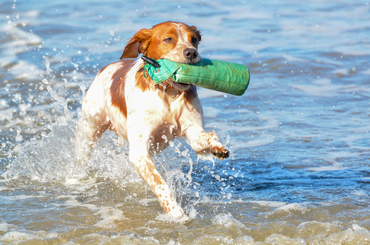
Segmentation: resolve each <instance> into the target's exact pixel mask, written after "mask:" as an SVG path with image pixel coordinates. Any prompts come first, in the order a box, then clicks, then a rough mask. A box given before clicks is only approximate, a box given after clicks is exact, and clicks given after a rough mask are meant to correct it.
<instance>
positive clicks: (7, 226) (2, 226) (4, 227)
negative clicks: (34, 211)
mask: <svg viewBox="0 0 370 245" xmlns="http://www.w3.org/2000/svg"><path fill="white" fill-rule="evenodd" d="M17 228H18V226H16V225H12V224H8V223H7V222H5V221H3V222H1V223H0V231H8V230H15V229H17Z"/></svg>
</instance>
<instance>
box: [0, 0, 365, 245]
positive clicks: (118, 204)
mask: <svg viewBox="0 0 370 245" xmlns="http://www.w3.org/2000/svg"><path fill="white" fill-rule="evenodd" d="M167 20H175V21H182V22H185V23H188V24H190V25H195V26H197V27H198V28H199V29H200V30H201V31H202V35H203V36H202V43H201V45H200V54H201V55H202V56H203V57H208V58H213V59H220V60H225V61H231V62H237V63H242V64H245V65H246V66H247V67H249V68H250V71H251V82H250V86H249V88H248V90H247V91H246V93H245V94H244V95H243V96H241V97H237V96H231V95H226V94H223V93H219V92H214V91H210V90H206V89H199V96H200V98H201V101H202V105H203V109H204V114H205V128H206V130H207V131H210V130H212V129H215V130H216V131H217V132H218V134H219V135H220V138H221V139H222V141H223V142H225V144H226V145H227V146H228V148H229V149H230V150H231V157H230V159H227V160H224V161H219V160H216V161H214V162H212V161H209V160H202V159H198V158H197V156H196V154H195V153H194V152H193V151H192V150H191V148H190V147H189V145H188V144H187V142H186V141H185V140H181V139H180V140H176V141H174V142H173V143H172V144H171V146H170V147H168V148H167V149H166V150H165V152H163V153H162V154H160V155H158V156H157V157H156V158H155V162H156V166H157V168H158V170H159V171H160V172H161V173H162V175H163V176H164V177H165V179H166V180H167V182H168V183H169V184H170V186H171V189H172V190H173V191H174V193H175V195H176V198H177V200H178V202H179V203H180V205H181V206H182V207H183V208H184V210H185V211H186V213H187V214H188V215H189V216H190V217H191V218H192V220H191V221H190V222H188V223H185V224H180V223H174V222H171V220H170V219H169V217H167V216H166V215H165V214H164V212H163V210H162V208H161V207H160V205H159V203H158V201H157V199H156V198H155V196H154V194H153V193H152V192H151V190H150V189H149V187H147V186H146V185H145V183H144V182H143V181H142V180H141V178H140V177H139V175H138V174H137V173H136V172H135V170H134V168H133V166H132V164H131V163H130V162H129V161H128V150H127V147H126V148H123V147H121V146H120V143H119V142H118V140H117V137H116V136H115V135H114V134H113V133H106V134H105V135H104V137H103V138H102V139H101V141H100V142H99V146H98V147H97V148H96V150H95V151H94V154H93V157H92V159H91V160H90V162H89V166H90V167H91V169H92V170H93V171H90V172H87V171H85V170H84V169H82V168H80V167H79V166H78V165H77V164H76V162H75V159H74V149H73V143H74V131H75V127H76V124H77V122H78V118H79V112H80V109H79V108H80V106H81V101H82V98H83V95H84V93H85V91H86V89H87V88H88V87H89V86H90V84H91V82H92V80H93V79H94V76H95V75H96V73H97V72H98V71H99V70H100V69H101V68H102V67H103V66H105V65H106V64H109V63H111V62H114V61H117V60H118V59H119V57H120V56H121V54H122V51H123V48H124V46H125V44H126V43H127V41H128V39H129V38H130V37H131V36H132V35H133V34H134V33H135V32H136V31H138V30H139V29H141V28H150V27H151V26H153V25H154V24H157V23H159V22H163V21H167ZM369 27H370V3H369V1H366V0H365V1H361V0H359V1H352V0H341V1H317V0H307V1H304V2H302V1H288V0H287V1H263V3H262V1H219V2H211V1H176V2H172V1H141V0H138V1H111V0H108V1H94V0H91V1H87V0H81V1H69V0H63V1H62V0H53V1H44V0H42V1H35V0H31V1H25V0H17V1H15V0H14V1H5V2H4V1H2V2H0V71H1V72H0V135H1V136H0V175H1V177H0V243H1V244H370V208H369V201H370V198H369V191H370V185H369V184H370V168H369V167H370V134H369V130H370V126H369V125H370V124H369V119H370V110H369V108H370V106H369V105H370V87H369V84H370V79H369V76H370V65H369V60H370V28H369Z"/></svg>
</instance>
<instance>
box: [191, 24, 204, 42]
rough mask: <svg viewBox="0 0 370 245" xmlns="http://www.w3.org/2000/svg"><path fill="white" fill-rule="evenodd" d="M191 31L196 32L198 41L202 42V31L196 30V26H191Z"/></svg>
mask: <svg viewBox="0 0 370 245" xmlns="http://www.w3.org/2000/svg"><path fill="white" fill-rule="evenodd" d="M190 29H192V30H193V31H194V33H195V35H197V37H198V41H200V40H201V39H202V36H201V35H200V31H199V30H198V28H196V27H195V26H190Z"/></svg>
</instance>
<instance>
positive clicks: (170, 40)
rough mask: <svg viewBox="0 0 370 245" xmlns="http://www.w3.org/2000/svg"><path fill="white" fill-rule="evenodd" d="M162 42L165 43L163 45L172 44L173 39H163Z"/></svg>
mask: <svg viewBox="0 0 370 245" xmlns="http://www.w3.org/2000/svg"><path fill="white" fill-rule="evenodd" d="M163 42H165V43H173V39H172V38H171V37H168V38H166V39H164V40H163Z"/></svg>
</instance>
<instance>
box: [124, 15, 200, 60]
mask: <svg viewBox="0 0 370 245" xmlns="http://www.w3.org/2000/svg"><path fill="white" fill-rule="evenodd" d="M200 40H201V36H200V33H199V31H198V29H197V28H196V27H195V26H188V25H186V24H184V23H180V22H172V21H168V22H163V23H160V24H157V25H155V26H153V28H152V29H141V30H140V31H138V32H137V33H136V34H135V35H134V36H133V37H132V38H131V40H130V41H129V42H128V44H127V45H126V47H125V50H124V51H123V54H122V56H121V59H126V58H136V57H137V56H138V55H139V53H141V54H143V55H145V56H147V57H149V58H152V59H156V60H157V59H169V60H172V61H175V62H179V63H191V64H192V63H197V62H198V61H200V59H201V57H200V55H199V54H198V51H197V50H198V44H199V42H200Z"/></svg>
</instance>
